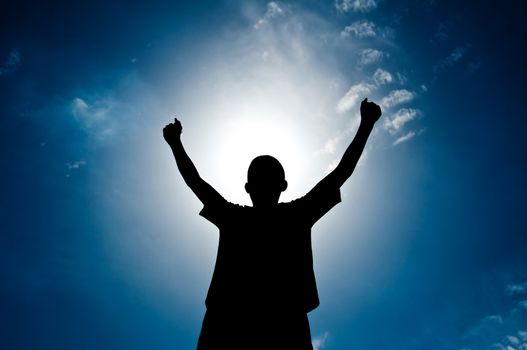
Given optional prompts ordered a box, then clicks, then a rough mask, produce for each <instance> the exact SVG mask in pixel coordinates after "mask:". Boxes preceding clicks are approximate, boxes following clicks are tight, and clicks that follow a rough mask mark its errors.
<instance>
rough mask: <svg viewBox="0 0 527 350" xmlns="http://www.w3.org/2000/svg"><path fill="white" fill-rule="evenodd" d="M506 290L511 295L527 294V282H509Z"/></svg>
mask: <svg viewBox="0 0 527 350" xmlns="http://www.w3.org/2000/svg"><path fill="white" fill-rule="evenodd" d="M505 290H506V292H507V295H509V296H517V295H527V282H524V283H517V284H509V285H507V287H506V288H505Z"/></svg>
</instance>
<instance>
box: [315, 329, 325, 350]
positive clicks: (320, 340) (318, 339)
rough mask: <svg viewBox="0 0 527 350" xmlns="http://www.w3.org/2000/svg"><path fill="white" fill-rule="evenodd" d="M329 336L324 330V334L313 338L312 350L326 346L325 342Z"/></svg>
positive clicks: (319, 349)
mask: <svg viewBox="0 0 527 350" xmlns="http://www.w3.org/2000/svg"><path fill="white" fill-rule="evenodd" d="M328 337H329V332H324V334H322V335H320V336H318V337H316V338H314V339H313V340H312V341H311V343H312V344H313V350H321V349H323V348H324V347H325V346H326V342H327V340H328Z"/></svg>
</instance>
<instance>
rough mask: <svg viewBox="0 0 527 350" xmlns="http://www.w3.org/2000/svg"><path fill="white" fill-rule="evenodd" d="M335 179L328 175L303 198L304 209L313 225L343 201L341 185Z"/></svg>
mask: <svg viewBox="0 0 527 350" xmlns="http://www.w3.org/2000/svg"><path fill="white" fill-rule="evenodd" d="M330 175H331V174H330ZM333 180H334V178H333V177H331V176H329V175H328V176H326V177H325V178H324V179H322V180H321V181H320V182H319V183H317V184H316V185H315V187H313V188H312V189H311V191H309V192H308V193H307V194H306V195H305V196H304V197H302V198H301V201H302V203H303V204H302V206H303V211H304V213H305V215H306V219H307V220H308V221H309V223H310V224H311V225H313V224H315V223H316V222H317V221H318V220H319V219H320V218H321V217H322V216H324V215H325V214H326V213H327V212H328V211H330V210H331V208H333V207H334V206H335V205H336V204H338V203H340V201H341V197H340V187H339V186H338V184H337V183H336V182H335V181H333Z"/></svg>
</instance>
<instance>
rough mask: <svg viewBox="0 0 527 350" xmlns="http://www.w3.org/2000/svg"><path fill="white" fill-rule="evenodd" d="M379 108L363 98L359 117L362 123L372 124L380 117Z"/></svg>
mask: <svg viewBox="0 0 527 350" xmlns="http://www.w3.org/2000/svg"><path fill="white" fill-rule="evenodd" d="M381 114H382V112H381V107H379V105H378V104H376V103H374V102H368V99H367V98H365V99H364V100H363V101H362V103H361V104H360V117H361V119H362V120H363V121H365V122H369V123H372V124H374V123H375V122H376V121H377V120H379V118H380V117H381Z"/></svg>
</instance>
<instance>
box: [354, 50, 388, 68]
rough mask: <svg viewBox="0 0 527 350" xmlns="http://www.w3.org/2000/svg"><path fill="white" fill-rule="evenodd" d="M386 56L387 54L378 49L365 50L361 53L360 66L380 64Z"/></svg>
mask: <svg viewBox="0 0 527 350" xmlns="http://www.w3.org/2000/svg"><path fill="white" fill-rule="evenodd" d="M384 56H385V54H384V52H382V51H379V50H376V49H364V50H362V51H361V52H360V53H359V64H360V65H363V66H365V65H368V64H371V63H375V62H379V61H380V60H382V59H383V57H384Z"/></svg>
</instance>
